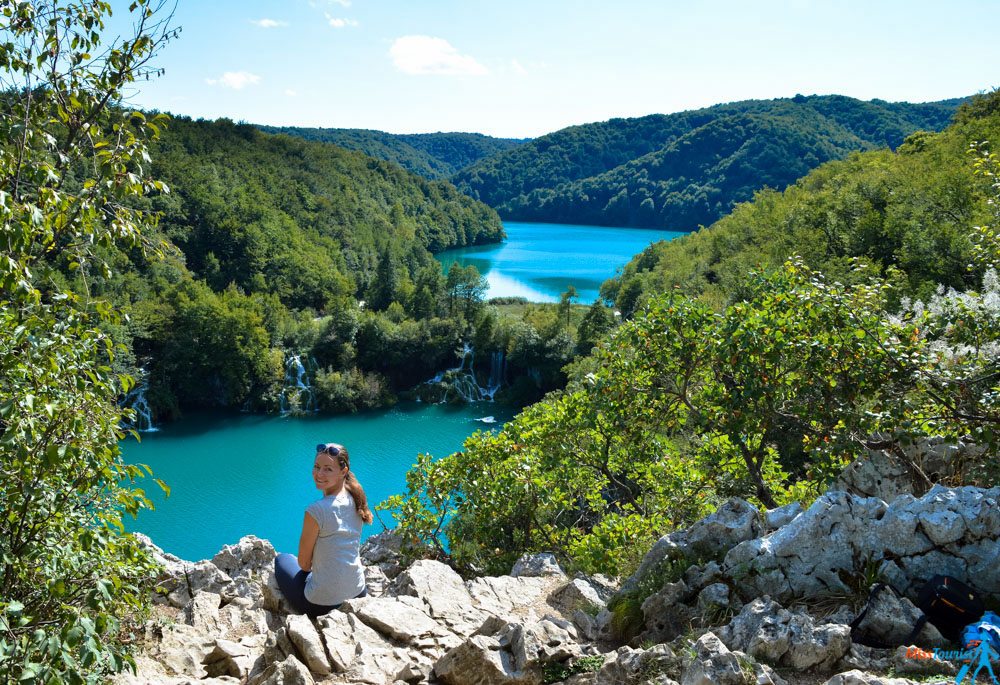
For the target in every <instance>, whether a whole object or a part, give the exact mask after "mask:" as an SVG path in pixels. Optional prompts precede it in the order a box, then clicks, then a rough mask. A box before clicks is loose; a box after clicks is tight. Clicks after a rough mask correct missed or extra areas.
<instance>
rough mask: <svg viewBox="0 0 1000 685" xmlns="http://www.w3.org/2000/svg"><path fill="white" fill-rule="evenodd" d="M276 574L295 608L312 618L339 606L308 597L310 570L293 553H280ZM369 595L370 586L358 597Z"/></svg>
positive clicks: (279, 585) (284, 593)
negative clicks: (324, 604) (325, 604)
mask: <svg viewBox="0 0 1000 685" xmlns="http://www.w3.org/2000/svg"><path fill="white" fill-rule="evenodd" d="M274 575H275V576H276V577H277V579H278V587H279V588H281V593H282V594H283V595H285V599H287V600H288V601H289V603H290V604H291V605H292V606H293V607H294V608H295V610H296V611H299V612H302V613H303V614H306V615H307V616H309V617H310V618H316V617H317V616H322V615H323V614H328V613H330V612H331V611H333V610H334V609H336V608H338V607H339V606H340V605H339V604H334V605H333V606H323V605H322V604H313V603H312V602H310V601H309V600H308V599H306V578H308V577H309V572H308V571H303V570H302V569H301V568H300V567H299V560H298V559H296V558H295V557H294V556H293V555H291V554H279V555H278V556H277V557H275V559H274ZM366 596H368V588H367V587H366V588H364V589H363V590H361V594H359V595H358V597H366Z"/></svg>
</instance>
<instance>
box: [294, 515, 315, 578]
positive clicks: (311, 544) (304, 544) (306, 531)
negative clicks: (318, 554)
mask: <svg viewBox="0 0 1000 685" xmlns="http://www.w3.org/2000/svg"><path fill="white" fill-rule="evenodd" d="M318 537H319V524H318V523H316V519H314V518H313V517H312V516H310V515H309V512H306V517H305V519H304V520H303V521H302V535H301V537H299V568H301V569H302V570H303V571H311V570H312V563H313V550H315V549H316V538H318Z"/></svg>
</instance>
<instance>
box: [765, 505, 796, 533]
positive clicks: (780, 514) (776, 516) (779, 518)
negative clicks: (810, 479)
mask: <svg viewBox="0 0 1000 685" xmlns="http://www.w3.org/2000/svg"><path fill="white" fill-rule="evenodd" d="M801 513H802V505H801V504H799V503H798V502H792V503H791V504H786V505H785V506H783V507H777V508H775V509H768V510H767V512H766V513H765V514H764V522H765V525H766V526H767V529H768V530H769V531H773V530H777V529H778V528H781V527H782V526H786V525H788V524H789V523H791V522H792V521H794V520H795V517H796V516H798V515H799V514H801Z"/></svg>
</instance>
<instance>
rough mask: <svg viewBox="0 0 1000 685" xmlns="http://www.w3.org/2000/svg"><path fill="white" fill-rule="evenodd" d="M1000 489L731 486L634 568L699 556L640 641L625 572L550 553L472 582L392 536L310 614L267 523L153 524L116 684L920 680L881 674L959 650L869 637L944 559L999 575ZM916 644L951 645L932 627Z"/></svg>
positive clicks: (981, 585) (997, 586)
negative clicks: (807, 496) (163, 543)
mask: <svg viewBox="0 0 1000 685" xmlns="http://www.w3.org/2000/svg"><path fill="white" fill-rule="evenodd" d="M998 499H1000V488H994V489H992V490H982V489H976V488H943V487H935V488H933V489H931V490H930V492H928V493H927V494H926V495H924V496H923V497H920V498H916V497H913V496H912V495H907V494H904V495H901V496H899V497H897V498H896V499H895V500H893V501H892V502H891V503H888V504H887V503H886V502H884V501H883V500H880V499H877V498H875V497H865V496H860V495H853V494H847V493H845V492H829V493H827V494H826V495H824V496H823V497H821V498H819V499H818V500H817V501H816V502H815V503H813V505H812V506H810V507H809V508H808V509H807V510H805V511H802V510H801V508H795V507H788V508H785V509H784V510H782V511H774V512H759V511H758V510H757V509H756V508H754V507H753V506H751V505H750V504H748V503H746V502H743V501H741V500H733V501H731V502H729V503H727V504H726V505H724V506H723V507H720V509H719V510H718V511H717V512H716V513H715V514H713V515H712V516H710V517H708V518H706V519H705V520H703V521H700V522H698V523H697V524H695V525H694V526H692V527H691V528H689V529H687V530H684V531H678V532H675V533H671V534H670V535H668V536H665V537H664V538H663V539H662V540H661V541H660V542H659V543H657V545H655V546H654V548H653V549H652V550H650V552H649V554H648V555H647V558H646V559H645V560H644V562H643V564H642V567H641V569H640V572H639V573H637V575H636V577H633V578H630V579H628V580H627V581H626V582H625V583H624V584H623V586H622V592H629V591H634V589H635V588H636V587H638V586H639V585H640V584H641V583H640V581H641V580H642V577H641V576H642V574H643V573H650V572H652V571H653V570H655V569H656V568H657V566H658V564H660V563H661V562H662V561H663V560H665V559H669V560H670V561H671V562H672V563H674V564H675V565H676V560H677V559H678V558H685V557H686V558H697V559H698V560H699V563H698V564H696V565H691V566H690V567H688V568H687V569H686V570H685V571H684V572H683V574H682V575H681V577H679V578H670V579H667V580H664V582H663V584H662V585H661V586H660V587H659V588H658V589H657V588H653V589H652V590H653V591H652V594H650V595H649V596H647V597H645V598H644V601H643V603H642V612H643V615H644V617H645V625H644V628H645V632H644V633H643V634H641V635H640V637H639V638H638V639H637V640H635V641H634V642H633V643H632V644H631V646H626V647H623V646H619V645H617V644H614V643H613V642H612V641H611V639H610V634H609V632H608V625H609V624H610V623H611V612H609V611H608V609H607V602H608V600H609V598H610V597H611V595H612V594H613V593H614V592H615V590H616V588H615V587H613V586H609V581H607V579H603V578H599V577H597V578H585V577H576V578H569V577H567V576H566V575H565V574H564V573H563V572H562V570H561V569H559V567H558V564H557V563H556V562H555V559H554V557H552V556H551V555H535V556H531V557H528V558H525V559H522V560H520V561H519V562H518V564H517V566H516V569H515V571H514V572H512V575H510V576H501V577H485V578H474V579H471V580H464V579H462V578H461V577H460V576H459V575H458V574H457V573H455V571H454V570H452V569H451V568H450V567H448V566H447V565H445V564H442V563H440V562H436V561H429V560H423V561H417V562H415V563H413V564H412V565H410V566H409V567H404V566H403V565H402V564H401V563H400V556H399V549H400V546H399V540H398V538H396V537H395V536H393V535H391V534H383V535H380V536H376V537H375V538H372V539H371V540H369V541H368V542H367V543H366V545H365V547H364V550H363V559H364V561H365V563H366V565H367V569H368V579H369V588H370V591H371V595H370V596H369V597H364V598H360V599H356V600H351V601H348V602H345V603H344V605H343V606H342V607H341V608H340V609H338V610H336V611H333V612H331V613H329V614H327V615H326V616H322V617H320V618H319V619H317V620H311V619H309V618H307V617H305V616H300V615H296V614H292V613H290V612H289V610H288V606H287V604H286V603H285V601H284V598H283V597H282V596H281V593H280V592H279V591H278V590H277V586H276V583H275V579H274V572H273V561H274V557H275V551H274V548H273V547H272V546H271V545H270V543H268V542H267V541H266V540H261V539H258V538H255V537H246V538H243V539H242V540H240V541H239V542H238V543H237V544H235V545H232V546H227V547H226V548H224V549H223V550H222V551H220V552H219V553H218V554H217V555H216V556H215V557H213V558H212V559H211V560H203V561H199V562H187V561H183V560H180V559H177V558H176V557H173V556H171V555H168V554H164V553H163V552H162V551H160V550H158V549H157V548H155V546H154V545H153V544H152V542H150V541H148V540H147V541H146V544H147V545H148V546H149V547H150V549H152V550H153V552H154V554H156V555H157V556H158V557H159V559H160V560H161V562H162V564H163V568H164V570H163V574H162V576H161V578H160V583H159V584H160V587H161V588H162V594H160V595H158V596H157V599H156V602H157V607H156V611H155V616H154V618H153V619H152V620H150V621H149V622H148V623H147V625H146V634H145V640H144V643H143V646H142V649H141V651H140V653H139V654H138V655H137V663H138V666H139V671H138V673H137V674H125V675H122V676H120V677H118V678H117V679H116V682H117V683H118V684H119V685H138V684H139V683H143V684H145V683H168V684H170V683H173V684H178V685H179V684H180V683H191V682H193V681H195V680H197V681H200V682H202V683H207V684H221V683H244V684H246V685H265V684H266V685H279V684H290V683H296V684H306V685H308V684H311V683H370V684H372V685H377V684H380V683H399V682H407V683H420V682H427V683H445V684H447V685H472V684H482V685H494V684H496V685H540V684H541V683H543V682H546V681H548V682H552V679H553V678H562V679H564V681H565V682H566V683H572V684H573V685H583V684H585V683H622V684H623V685H624V684H625V683H645V682H650V683H653V682H655V683H676V682H680V683H684V684H691V685H694V684H701V683H734V684H735V683H748V682H756V683H761V684H767V683H773V684H774V685H780V684H781V683H783V682H784V681H783V679H782V675H781V673H785V675H786V676H787V675H788V674H790V673H797V672H801V673H804V674H809V675H808V678H813V679H812V680H809V682H816V683H819V682H824V681H828V682H829V683H830V685H834V684H836V685H877V684H878V683H886V684H889V683H892V684H893V685H901V684H902V683H906V682H909V681H906V680H904V679H899V678H896V679H886V678H881V677H880V676H877V675H874V673H884V672H886V671H888V670H892V671H894V672H895V673H897V674H907V673H921V674H922V673H924V672H925V671H927V669H928V668H930V669H931V670H932V672H937V673H940V674H942V675H943V676H947V675H948V673H949V669H951V670H950V672H951V673H952V674H953V673H954V668H952V667H951V666H950V665H949V664H948V663H947V662H935V663H928V662H927V661H926V660H924V661H916V660H914V659H912V658H910V657H908V656H907V650H906V646H905V645H902V646H900V647H899V648H898V649H873V648H871V647H865V646H864V645H862V644H860V643H858V642H857V641H856V640H857V639H860V637H859V636H861V635H864V636H865V637H866V638H867V639H869V640H871V639H874V640H877V641H878V642H879V643H888V644H891V645H893V646H895V644H899V643H901V641H902V640H903V639H904V637H905V636H906V635H908V633H909V626H911V625H912V621H913V620H914V618H915V616H917V614H918V610H917V609H916V608H915V607H914V606H913V605H912V603H910V602H909V600H908V599H906V597H905V595H906V594H907V592H910V593H911V594H912V592H914V591H915V589H916V587H918V586H919V584H920V582H922V581H923V580H926V578H928V577H929V576H930V575H933V574H934V573H948V574H951V575H955V576H957V577H959V578H960V579H962V580H963V581H966V582H968V583H969V584H970V585H973V586H974V587H976V588H977V589H979V590H980V591H982V592H983V593H985V594H993V595H995V594H997V593H998V592H1000V575H998V574H1000V564H997V563H996V562H997V560H998V551H997V550H998V549H1000V507H998ZM873 568H876V569H879V570H880V571H881V572H882V573H881V575H882V577H883V578H884V579H885V580H887V581H888V582H889V583H890V584H891V585H893V586H895V587H896V589H897V590H899V591H900V593H901V594H902V595H903V596H902V597H899V596H896V594H894V593H891V592H886V593H880V594H878V595H877V596H876V597H875V600H874V601H873V603H872V607H871V609H870V611H869V614H868V615H867V616H866V618H865V621H864V622H863V624H862V625H861V626H859V631H856V632H855V634H854V635H853V636H852V632H851V629H850V628H849V626H848V625H847V624H848V623H850V621H851V620H852V619H853V618H854V616H855V615H856V612H857V600H859V599H863V598H864V595H867V588H866V587H862V586H859V582H860V580H859V579H864V578H865V577H866V575H865V574H866V572H869V573H870V571H871V570H872V569H873ZM647 585H648V583H647ZM834 597H839V598H840V606H839V607H838V606H832V605H831V604H835V603H836V602H835V600H834V599H832V598H834ZM851 597H853V598H854V599H855V600H856V601H855V604H854V605H848V600H849V599H851ZM820 598H826V599H824V600H823V602H822V603H820V602H816V601H814V600H817V599H820ZM821 604H822V606H820V605H821ZM820 608H821V609H822V611H820V610H819V609H820ZM916 641H917V643H918V645H921V646H923V647H927V648H930V647H933V646H939V645H940V644H943V642H942V638H941V636H940V634H938V633H937V631H936V630H934V629H933V627H932V626H928V627H926V628H925V630H924V631H923V632H922V633H921V634H920V635H919V636H918V638H917V640H916ZM639 645H643V648H639ZM765 664H766V665H765ZM772 667H774V668H772ZM774 669H777V671H776V670H774ZM831 676H832V677H831ZM804 677H805V676H799V677H796V681H797V682H799V683H801V682H807V680H804V679H803V678H804ZM828 679H829V680H828Z"/></svg>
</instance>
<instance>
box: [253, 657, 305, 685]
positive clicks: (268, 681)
mask: <svg viewBox="0 0 1000 685" xmlns="http://www.w3.org/2000/svg"><path fill="white" fill-rule="evenodd" d="M315 683H316V681H315V680H313V677H312V674H310V673H309V669H308V668H306V667H305V665H304V664H303V663H302V662H301V661H299V660H298V659H296V658H295V657H294V656H288V657H287V658H286V659H284V660H283V661H278V662H276V663H273V664H271V665H270V666H268V667H267V668H266V669H264V670H263V671H262V672H261V673H260V674H259V675H258V676H257V677H256V678H251V679H250V680H249V681H248V682H247V685H315Z"/></svg>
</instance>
